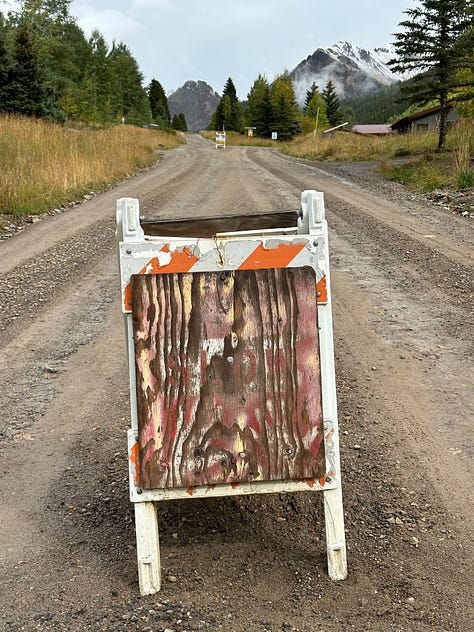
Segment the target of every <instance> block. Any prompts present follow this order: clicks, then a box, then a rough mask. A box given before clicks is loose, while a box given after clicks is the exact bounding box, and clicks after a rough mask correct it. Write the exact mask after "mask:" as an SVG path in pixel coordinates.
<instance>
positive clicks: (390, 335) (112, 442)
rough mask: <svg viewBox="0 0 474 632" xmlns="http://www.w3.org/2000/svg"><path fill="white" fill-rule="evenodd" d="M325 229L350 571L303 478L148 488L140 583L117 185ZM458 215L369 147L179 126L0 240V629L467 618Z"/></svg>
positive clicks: (303, 627)
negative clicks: (179, 142)
mask: <svg viewBox="0 0 474 632" xmlns="http://www.w3.org/2000/svg"><path fill="white" fill-rule="evenodd" d="M304 189H316V190H320V191H323V192H324V193H325V200H326V208H327V217H328V222H329V225H330V251H331V265H332V267H331V275H332V278H331V282H332V292H333V316H334V332H335V346H336V370H337V384H338V400H339V416H340V426H341V444H342V445H341V460H342V468H343V493H344V503H345V520H346V529H347V542H348V564H349V576H348V578H347V580H345V581H343V582H338V583H333V582H332V581H331V580H330V579H329V578H328V576H327V570H326V552H325V539H324V520H323V510H322V502H321V497H320V495H319V494H316V493H314V494H312V493H297V494H286V495H283V494H282V495H269V496H250V497H240V498H222V499H205V500H198V499H192V500H189V501H168V502H166V503H161V504H160V505H159V508H158V515H159V523H160V535H161V553H162V569H163V575H164V586H163V589H162V591H161V592H160V593H159V594H157V595H154V596H149V597H140V595H139V591H138V577H137V569H136V551H135V535H134V523H133V507H132V506H131V505H130V503H129V501H128V480H127V475H128V472H127V459H126V431H127V428H128V425H129V407H128V370H127V361H126V354H125V340H124V334H123V324H122V317H121V313H120V306H119V284H118V274H117V262H116V245H115V242H114V228H115V227H114V218H115V201H116V199H117V198H119V197H125V196H126V197H138V198H139V200H140V206H141V210H142V212H143V213H144V214H145V216H146V217H147V218H152V217H163V218H165V217H166V218H172V217H192V216H197V215H201V216H202V215H209V216H210V215H220V214H246V213H247V214H248V213H254V212H257V211H268V210H271V209H275V210H286V209H293V208H294V209H296V208H298V206H299V196H300V192H301V191H302V190H304ZM473 252H474V228H473V224H472V218H469V217H461V216H460V215H459V214H457V213H451V212H449V210H447V209H446V208H444V207H443V206H440V205H439V204H436V203H435V202H434V201H430V200H427V199H425V198H422V197H421V196H417V195H415V194H412V193H409V192H407V191H406V190H405V189H404V188H403V187H402V186H400V185H397V184H392V183H387V182H385V181H384V180H382V179H381V178H380V177H379V176H378V175H376V173H375V172H374V170H373V165H368V164H320V163H309V162H307V161H304V160H296V159H293V158H290V157H287V156H284V155H282V154H280V153H278V152H276V151H274V150H272V149H264V148H257V147H244V148H242V147H228V148H226V149H225V150H216V149H215V148H214V144H213V143H211V142H210V141H205V140H204V139H202V138H200V137H199V136H196V135H189V136H188V143H187V145H185V146H182V147H180V148H179V149H176V150H173V151H169V152H165V153H163V154H162V156H161V157H160V162H159V163H158V164H157V165H156V166H154V167H153V168H150V169H148V170H146V171H144V172H142V173H141V174H140V175H138V176H136V177H135V178H131V179H128V180H127V181H126V182H123V183H122V184H120V185H118V186H117V187H115V188H113V189H111V190H109V191H107V192H105V193H102V194H99V195H97V196H95V197H93V198H92V199H90V200H88V201H85V202H84V203H83V204H81V205H78V206H76V207H74V208H72V209H71V210H68V211H65V212H64V213H61V214H57V215H54V216H51V217H48V218H46V219H44V220H42V221H40V222H38V223H36V224H34V225H31V226H29V227H28V228H26V229H25V230H23V231H22V232H21V233H19V234H16V235H14V236H13V237H11V238H9V239H6V240H3V241H1V242H0V297H1V301H2V312H1V315H0V344H1V347H2V354H1V356H0V371H1V375H2V388H1V390H0V410H1V423H0V461H1V477H0V481H1V482H0V491H1V497H2V511H1V513H0V552H1V553H0V560H1V562H0V586H1V588H0V630H5V631H9V632H10V631H11V632H18V631H20V630H26V631H34V630H44V631H46V630H47V631H51V632H53V631H54V632H61V631H63V630H69V631H74V632H82V631H85V630H97V631H99V630H100V631H107V632H112V631H113V632H121V631H126V630H127V631H128V630H137V631H141V632H146V631H148V632H184V631H191V630H210V631H213V632H214V631H216V630H223V631H227V630H229V631H230V630H232V631H233V632H239V631H242V632H244V631H245V632H264V631H267V632H277V631H280V630H286V631H291V630H293V631H300V632H302V631H307V630H327V631H329V630H330V631H331V632H338V631H341V632H342V631H346V630H360V631H367V632H372V631H377V632H392V631H393V632H395V631H405V630H410V631H411V630H417V631H418V630H420V631H432V630H437V631H443V630H459V631H461V630H462V631H466V630H469V629H471V627H472V621H473V620H474V612H473V605H472V604H473V602H474V599H473V590H472V563H473V547H472V533H473V528H474V524H473V522H474V520H473V505H472V500H473V499H472V495H473V489H474V485H473V469H472V456H473V443H472V421H473V410H474V401H473V400H474V396H473V393H474V389H473V387H472V376H473V374H474V373H473V346H472V343H473V336H472V332H473V330H474V329H473V324H474V323H473V296H474V289H473V261H474V258H473Z"/></svg>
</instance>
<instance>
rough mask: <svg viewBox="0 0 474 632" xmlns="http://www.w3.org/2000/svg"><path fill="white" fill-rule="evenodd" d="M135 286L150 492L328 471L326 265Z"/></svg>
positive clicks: (135, 279)
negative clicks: (319, 273) (322, 303)
mask: <svg viewBox="0 0 474 632" xmlns="http://www.w3.org/2000/svg"><path fill="white" fill-rule="evenodd" d="M131 283H132V316H133V326H134V342H135V361H136V381H137V402H138V421H139V443H140V458H139V477H140V485H141V486H142V487H143V488H144V489H153V488H161V487H188V486H195V485H213V484H218V483H239V482H242V481H253V480H258V481H274V480H287V479H301V478H320V477H321V476H324V471H325V459H324V442H323V428H322V410H321V380H320V364H319V345H318V325H317V306H316V277H315V273H314V270H313V269H312V268H309V267H305V268H281V269H266V270H236V271H231V272H208V273H194V274H193V273H181V274H156V275H133V276H132V281H131Z"/></svg>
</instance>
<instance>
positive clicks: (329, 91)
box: [321, 80, 344, 127]
mask: <svg viewBox="0 0 474 632" xmlns="http://www.w3.org/2000/svg"><path fill="white" fill-rule="evenodd" d="M321 96H322V97H323V101H324V103H325V104H326V116H327V119H328V123H329V125H330V126H331V127H336V125H340V124H341V123H343V122H344V121H343V120H342V113H341V108H340V103H339V98H338V96H337V93H336V88H335V86H334V84H333V82H332V81H331V80H329V81H328V82H327V84H326V87H325V88H324V90H323V91H322V93H321Z"/></svg>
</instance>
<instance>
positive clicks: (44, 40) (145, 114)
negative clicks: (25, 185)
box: [0, 0, 186, 130]
mask: <svg viewBox="0 0 474 632" xmlns="http://www.w3.org/2000/svg"><path fill="white" fill-rule="evenodd" d="M70 4H71V0H24V2H22V3H21V5H20V8H19V9H18V10H17V11H9V12H8V13H7V14H6V15H4V14H3V13H0V111H3V112H8V113H17V114H22V115H26V116H34V117H40V118H45V119H48V120H53V121H58V122H61V121H64V120H66V119H68V120H72V121H82V122H83V123H87V124H100V125H113V124H117V123H122V122H126V123H131V124H139V125H140V124H145V123H146V124H149V123H156V124H157V125H160V127H164V128H167V127H171V126H172V125H175V127H176V128H177V129H183V130H185V129H186V121H185V119H184V117H183V115H182V114H181V115H177V116H176V117H174V118H173V120H170V115H169V111H168V104H167V99H166V94H165V92H164V90H163V88H162V86H161V84H160V83H159V82H158V81H157V80H155V79H153V80H152V82H151V83H150V85H148V86H144V83H143V82H144V77H143V74H142V73H141V72H140V69H139V66H138V63H137V61H136V59H135V58H134V56H133V55H132V53H131V52H130V50H129V48H128V47H127V45H126V44H125V43H123V42H118V41H114V42H112V44H111V45H109V44H108V43H107V42H106V41H105V38H104V36H103V35H102V34H101V33H100V31H99V30H94V31H93V32H92V34H91V35H90V37H86V35H85V34H84V31H83V30H82V29H81V28H80V27H79V26H78V24H77V20H76V18H75V17H74V16H72V15H71V13H70Z"/></svg>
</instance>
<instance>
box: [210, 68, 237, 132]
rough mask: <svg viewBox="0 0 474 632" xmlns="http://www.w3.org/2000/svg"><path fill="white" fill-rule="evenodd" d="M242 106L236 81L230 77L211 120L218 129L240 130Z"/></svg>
mask: <svg viewBox="0 0 474 632" xmlns="http://www.w3.org/2000/svg"><path fill="white" fill-rule="evenodd" d="M241 118H242V117H241V107H240V103H239V100H238V98H237V91H236V89H235V85H234V82H233V81H232V79H231V78H230V77H229V78H228V79H227V81H226V84H225V86H224V91H223V93H222V98H221V100H220V102H219V104H218V106H217V109H216V111H215V112H214V115H213V117H212V120H211V124H212V127H214V129H216V130H223V129H225V130H232V131H235V132H240V131H241V127H242V121H241Z"/></svg>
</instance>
